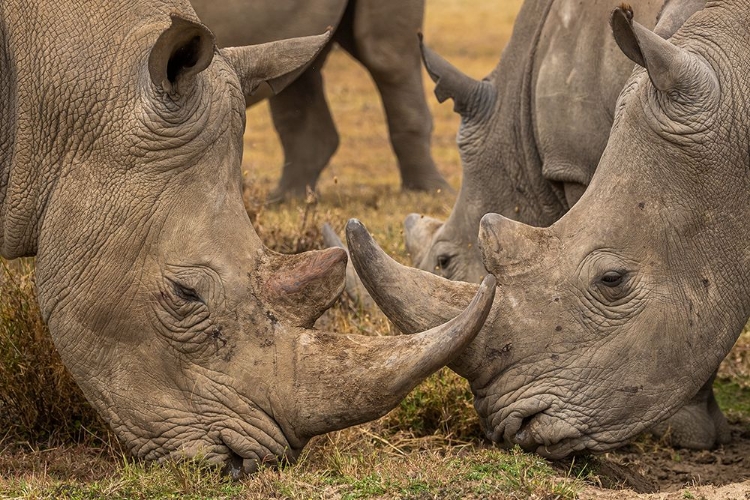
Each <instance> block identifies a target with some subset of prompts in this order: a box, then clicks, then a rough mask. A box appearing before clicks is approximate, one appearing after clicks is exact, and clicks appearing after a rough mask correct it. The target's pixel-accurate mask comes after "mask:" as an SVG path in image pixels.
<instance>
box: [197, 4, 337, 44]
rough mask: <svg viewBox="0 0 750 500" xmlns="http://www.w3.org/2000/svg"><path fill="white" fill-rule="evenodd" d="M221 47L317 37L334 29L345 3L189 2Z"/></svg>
mask: <svg viewBox="0 0 750 500" xmlns="http://www.w3.org/2000/svg"><path fill="white" fill-rule="evenodd" d="M191 3H192V4H193V8H194V9H195V11H196V13H197V14H198V17H200V19H201V21H203V22H204V23H205V24H206V25H207V26H208V27H209V28H211V30H212V31H213V32H214V35H216V41H217V43H218V44H219V46H221V47H236V46H240V45H254V44H257V43H265V42H270V41H272V40H281V39H283V38H292V37H298V36H308V35H317V34H320V33H323V32H324V31H325V30H326V28H327V27H329V26H330V27H333V28H335V27H336V26H338V24H339V22H340V21H341V18H342V17H343V15H344V10H345V9H346V5H347V1H346V0H315V1H309V0H276V1H272V2H268V1H265V2H258V1H254V0H225V1H221V2H216V1H213V0H191Z"/></svg>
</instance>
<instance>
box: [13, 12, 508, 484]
mask: <svg viewBox="0 0 750 500" xmlns="http://www.w3.org/2000/svg"><path fill="white" fill-rule="evenodd" d="M40 33H44V36H40ZM328 40H329V36H327V35H323V36H316V37H307V38H301V39H294V40H289V41H282V42H275V43H272V44H267V45H261V46H254V47H239V48H231V49H224V50H221V51H218V50H216V48H215V45H214V39H213V35H212V34H211V33H210V31H208V30H207V29H206V28H205V26H203V25H202V24H200V23H199V22H198V20H197V17H196V16H195V14H194V12H193V11H192V9H191V7H190V6H189V4H188V3H187V2H186V1H184V2H179V1H174V2H156V1H148V0H134V1H130V2H124V3H120V4H115V3H112V2H110V1H106V2H105V1H103V0H101V1H95V0H92V1H89V2H83V3H82V2H71V1H66V0H62V1H57V2H43V3H35V2H26V1H21V0H8V1H4V2H2V3H0V42H1V43H0V96H2V99H0V253H1V254H2V256H3V257H5V258H15V257H21V256H33V255H36V273H37V274H36V285H37V292H38V297H39V305H40V308H41V311H42V314H43V317H44V320H45V321H46V322H47V324H48V325H49V329H50V333H51V335H52V338H53V340H54V342H55V345H56V346H57V348H58V350H59V352H60V355H61V357H62V360H63V362H64V363H65V365H66V366H67V367H68V369H69V370H70V372H71V374H72V375H73V377H74V378H75V380H76V381H77V382H78V384H79V385H80V386H81V388H82V390H83V392H84V394H85V395H86V397H87V398H88V399H89V401H90V402H91V403H92V404H93V406H94V407H95V408H96V409H97V410H98V411H99V412H100V413H101V414H102V416H103V417H104V418H105V419H106V420H107V421H108V422H109V424H110V425H111V426H112V428H113V429H114V431H115V432H116V434H117V435H118V437H119V438H120V439H121V440H122V441H123V442H124V443H125V445H126V446H127V447H128V448H129V449H130V450H131V451H132V453H133V454H134V455H136V456H138V457H143V458H146V459H165V458H174V457H183V456H193V455H196V454H199V453H201V454H204V455H205V456H206V457H207V458H208V459H209V460H211V461H214V462H218V463H228V465H229V467H230V470H232V472H233V473H235V474H241V473H243V472H251V471H253V470H254V469H255V468H256V467H257V466H258V464H259V463H261V462H270V463H273V462H275V461H277V460H285V459H286V460H293V459H294V458H295V457H296V456H297V454H298V453H299V451H300V450H301V448H302V447H303V446H304V444H305V443H306V442H307V441H308V440H309V439H310V437H312V436H314V435H316V434H321V433H324V432H327V431H329V430H333V429H337V428H341V427H344V426H348V425H353V424H355V423H358V422H362V421H365V420H369V419H372V418H376V417H377V416H379V415H382V414H384V413H385V412H386V411H388V410H389V409H391V408H392V407H393V406H395V405H396V404H397V403H398V401H399V400H400V399H401V398H402V397H403V395H405V394H406V392H408V391H409V390H410V389H411V388H412V387H413V386H414V385H416V384H417V383H419V381H420V380H422V379H423V378H425V377H426V376H427V375H429V373H430V372H432V371H434V370H436V369H438V368H439V367H440V365H442V364H444V363H446V362H448V361H449V360H450V359H451V358H452V357H453V356H454V355H455V354H456V353H457V352H458V350H459V349H461V348H462V347H464V346H465V345H466V344H468V342H470V341H471V339H472V338H473V337H474V335H475V334H476V331H478V330H479V327H480V326H481V323H482V321H483V320H484V318H485V317H486V314H487V313H488V312H489V307H490V305H491V302H492V296H493V293H494V280H493V279H492V278H488V281H487V283H486V284H485V289H484V291H483V292H482V293H480V295H479V296H478V297H477V301H475V303H474V305H473V306H472V307H470V308H469V310H468V311H467V312H466V313H464V314H463V315H462V316H461V317H459V318H457V319H456V320H454V321H453V322H451V323H450V324H448V325H445V326H443V327H440V328H439V329H437V330H433V331H429V332H424V333H423V334H420V335H417V336H416V337H417V338H415V339H414V340H409V339H408V338H407V337H395V338H394V337H366V336H358V335H335V334H333V333H327V332H321V331H317V330H313V329H311V327H312V325H313V323H314V322H315V320H316V318H318V317H319V316H320V314H322V313H323V311H325V309H327V308H328V307H329V306H330V304H331V303H332V302H333V301H335V300H336V299H337V297H338V296H339V295H340V293H341V291H342V289H343V287H344V277H345V268H346V262H347V258H346V253H345V252H344V251H343V250H341V249H331V250H326V251H320V252H308V253H305V254H300V255H295V256H285V255H280V254H276V253H274V252H271V251H269V250H267V249H266V248H265V247H264V246H263V244H262V243H261V241H260V240H259V239H258V236H257V235H256V233H255V231H254V230H253V227H252V226H251V224H250V221H249V219H248V217H247V213H246V212H245V209H244V207H243V203H242V198H241V174H240V168H239V167H240V161H241V155H242V135H243V129H244V117H245V100H246V98H248V97H249V96H250V95H251V93H252V92H253V91H254V90H255V89H257V88H258V87H259V86H260V85H261V84H263V85H266V84H267V85H269V86H271V87H272V88H273V87H277V88H278V86H279V82H280V81H282V80H283V79H284V76H285V75H286V74H288V73H289V72H294V71H296V70H298V68H299V67H304V65H306V64H307V63H308V62H309V61H310V60H311V59H312V58H313V57H315V56H316V54H317V53H319V52H320V50H321V49H322V48H323V47H324V46H325V45H326V44H327V42H328Z"/></svg>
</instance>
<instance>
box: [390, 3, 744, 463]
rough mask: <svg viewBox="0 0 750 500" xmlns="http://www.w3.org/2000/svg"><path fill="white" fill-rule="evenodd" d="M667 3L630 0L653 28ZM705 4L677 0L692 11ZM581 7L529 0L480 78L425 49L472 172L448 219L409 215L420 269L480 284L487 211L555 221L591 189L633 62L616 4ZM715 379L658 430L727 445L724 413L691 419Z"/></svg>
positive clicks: (681, 442)
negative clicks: (612, 14) (702, 423)
mask: <svg viewBox="0 0 750 500" xmlns="http://www.w3.org/2000/svg"><path fill="white" fill-rule="evenodd" d="M662 3H663V1H662V0H654V1H651V0H642V1H636V2H634V3H633V5H635V6H636V8H637V10H638V16H639V19H640V21H641V22H642V23H643V25H644V26H646V27H653V26H654V25H655V22H656V19H657V17H658V15H659V14H660V13H661V10H662V7H663V5H662ZM704 3H705V2H704V1H703V0H693V1H690V2H687V5H684V4H679V5H682V6H683V7H684V9H685V10H684V12H694V11H695V10H696V9H698V8H700V7H701V6H702V5H703V4H704ZM675 5H678V4H677V3H672V4H671V6H672V7H674V6H675ZM578 9H579V2H576V1H574V0H547V1H543V2H534V1H530V2H526V4H525V5H524V7H523V8H522V11H521V12H520V14H519V16H518V19H517V21H516V26H515V29H514V32H513V36H512V38H511V40H510V42H509V43H508V46H507V47H506V48H505V50H504V52H503V57H502V59H501V61H500V64H499V65H498V66H497V68H496V69H495V70H494V71H493V72H492V73H491V74H490V76H489V77H488V78H486V79H485V80H484V81H481V82H479V81H475V80H473V79H471V78H469V77H468V76H466V75H464V74H462V73H461V72H460V71H459V70H457V69H456V68H454V67H453V66H451V65H450V64H449V63H448V62H447V61H445V60H444V59H442V58H441V57H440V56H439V55H437V54H436V53H434V52H432V51H431V50H430V49H429V48H427V47H423V52H424V60H425V65H426V66H427V69H428V72H429V74H430V75H431V76H432V78H433V79H434V80H435V81H436V83H437V86H436V89H435V93H436V95H437V97H438V98H439V99H440V100H441V101H442V100H445V99H448V98H452V99H453V100H454V103H455V108H456V110H457V111H458V112H460V113H461V116H462V122H461V129H460V131H459V135H458V145H459V149H460V152H461V158H462V162H463V168H464V178H463V183H462V185H461V191H460V193H459V197H458V199H457V201H456V203H455V206H454V207H453V211H452V213H451V215H450V217H449V218H448V220H447V221H445V223H443V222H441V221H439V220H436V219H433V218H431V217H424V216H421V215H419V214H410V215H409V216H408V217H407V218H406V221H405V227H404V229H405V231H404V234H405V240H406V247H407V249H408V251H409V252H410V254H411V255H412V259H413V263H414V265H415V266H416V267H419V268H420V269H424V270H426V271H431V272H433V273H437V274H439V275H442V276H444V277H446V278H450V279H456V280H463V281H469V282H479V281H480V280H481V279H482V277H483V276H484V274H485V273H486V270H485V268H484V265H483V264H482V260H481V255H480V252H479V249H478V246H477V233H478V228H479V221H480V219H481V218H482V216H483V215H484V214H485V213H490V212H493V213H498V214H501V215H504V216H506V217H508V218H510V219H514V220H517V221H519V222H523V223H526V224H530V225H533V226H548V225H550V224H552V223H553V222H554V221H555V220H557V219H558V218H559V217H560V216H562V214H564V213H565V212H566V211H567V210H568V209H569V207H570V206H572V205H573V204H575V203H576V201H578V199H579V198H580V197H581V195H582V194H583V192H584V190H585V189H586V186H587V185H588V183H589V181H590V179H591V176H592V175H593V173H594V171H595V170H596V165H597V163H598V162H599V158H600V157H601V154H602V152H603V151H604V147H605V145H606V141H607V138H608V136H609V130H610V128H611V125H612V118H613V116H614V111H615V109H614V108H615V103H616V100H617V96H618V94H619V92H620V90H621V89H622V87H623V85H624V83H625V81H626V80H627V78H628V77H629V76H630V74H631V73H632V70H633V62H632V61H630V60H629V59H628V58H627V57H625V55H624V54H622V53H621V52H620V51H619V50H618V49H617V45H616V43H615V40H614V38H613V37H612V36H611V34H610V31H609V29H608V27H607V24H606V22H604V20H606V19H607V16H608V15H609V11H610V9H611V5H610V4H608V3H607V2H593V3H592V4H591V5H588V6H587V7H586V10H585V12H579V11H578ZM667 18H669V23H670V24H667V23H665V22H660V27H659V30H660V33H661V34H662V36H668V35H670V34H671V33H673V32H674V31H675V30H676V29H677V27H679V22H681V21H680V20H681V19H682V18H681V17H679V16H667ZM665 20H666V18H665ZM682 20H684V19H682ZM712 381H713V378H711V379H710V380H708V381H707V382H706V385H705V387H703V388H702V389H701V390H700V391H699V392H698V394H696V397H695V400H694V401H692V402H691V404H690V405H689V406H688V408H686V409H685V410H684V411H683V412H681V413H680V414H678V415H676V416H675V418H674V419H672V420H671V421H668V422H666V423H663V424H660V425H659V426H657V427H656V428H655V429H654V430H653V431H654V432H655V433H656V434H657V435H663V434H664V433H665V432H668V433H669V441H670V442H671V443H672V444H673V445H676V446H685V447H691V448H704V447H711V446H713V445H714V444H717V443H723V442H726V441H727V440H728V439H729V431H728V427H727V426H726V424H725V422H724V419H723V417H721V416H720V415H721V414H720V412H718V411H717V412H716V415H715V417H714V418H713V420H715V425H714V426H713V427H712V428H711V430H710V431H707V432H705V433H699V432H696V430H695V426H694V425H692V424H691V421H693V420H695V419H696V418H703V419H705V418H707V417H706V415H705V412H706V411H708V409H709V408H714V407H715V403H714V400H713V397H714V396H713V392H712V389H711V386H712Z"/></svg>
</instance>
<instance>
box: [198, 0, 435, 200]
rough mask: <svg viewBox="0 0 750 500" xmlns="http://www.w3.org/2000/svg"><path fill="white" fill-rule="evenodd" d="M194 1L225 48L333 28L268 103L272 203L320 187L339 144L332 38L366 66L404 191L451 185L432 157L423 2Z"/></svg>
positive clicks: (201, 15)
mask: <svg viewBox="0 0 750 500" xmlns="http://www.w3.org/2000/svg"><path fill="white" fill-rule="evenodd" d="M191 1H192V4H193V7H194V8H195V10H196V12H197V13H198V15H199V16H200V18H201V20H202V21H203V22H205V23H206V25H208V26H209V27H210V28H211V30H212V31H213V32H214V34H216V37H217V40H218V43H219V44H220V45H230V46H235V45H248V44H256V43H264V42H268V41H271V40H278V39H280V38H290V37H298V36H305V35H312V34H316V33H322V32H323V31H325V29H326V27H328V26H332V27H333V28H334V32H333V40H332V41H331V44H329V45H328V46H327V47H326V48H325V49H324V50H323V51H322V52H321V54H320V55H319V56H318V57H317V58H316V59H315V61H313V62H312V63H311V64H310V65H309V66H308V67H307V68H306V69H305V71H304V72H302V73H301V74H299V75H298V77H297V78H296V80H295V81H294V82H293V83H291V84H290V85H289V86H288V87H287V88H286V90H284V92H283V93H281V94H279V95H277V96H273V97H271V98H270V105H271V115H272V117H273V123H274V126H275V127H276V131H277V132H278V134H279V138H280V139H281V145H282V147H283V149H284V167H283V170H282V175H281V180H280V181H279V184H278V186H277V188H276V189H275V191H274V192H273V193H271V194H270V195H269V201H277V200H280V199H282V198H284V197H287V196H304V195H305V191H306V187H307V186H309V187H311V188H315V185H316V183H317V181H318V177H319V175H320V173H321V171H322V170H323V168H324V167H325V166H326V165H327V164H328V161H329V160H330V158H331V156H333V154H334V152H335V151H336V148H337V147H338V144H339V137H338V133H337V132H336V127H335V125H334V123H333V118H332V117H331V113H330V110H329V109H328V104H327V102H326V99H325V95H324V92H323V78H322V75H321V69H322V67H323V65H324V64H325V60H326V57H327V56H328V53H329V51H330V49H331V47H332V44H333V42H334V41H335V42H337V43H338V44H339V45H340V46H341V47H343V48H344V49H345V50H346V51H347V52H348V53H349V54H351V55H352V56H353V57H354V58H355V59H356V60H357V61H359V62H360V63H362V65H363V66H364V67H365V68H366V69H367V71H368V72H369V73H370V75H371V76H372V78H373V80H374V81H375V85H377V88H378V92H379V93H380V96H381V98H382V102H383V107H384V109H385V114H386V118H387V122H388V130H389V133H390V139H391V145H392V146H393V150H394V152H395V153H396V158H397V160H398V166H399V170H400V173H401V181H402V186H403V188H404V189H411V190H418V191H434V190H436V189H445V188H448V185H447V183H446V182H445V180H444V179H443V177H442V176H441V175H440V173H439V172H438V171H437V168H436V167H435V163H434V162H433V160H432V156H431V154H430V134H431V132H432V116H431V115H430V111H429V108H428V107H427V102H426V101H425V98H424V87H423V85H422V69H421V63H420V56H419V44H418V43H417V32H418V31H419V30H420V29H421V27H422V21H423V17H424V0H419V1H415V2H401V1H398V0H386V1H375V0H357V1H356V2H354V1H346V0H315V1H306V0H277V1H273V2H271V1H263V2H258V1H252V0H228V1H225V2H212V1H210V0H191ZM250 103H251V102H248V104H250Z"/></svg>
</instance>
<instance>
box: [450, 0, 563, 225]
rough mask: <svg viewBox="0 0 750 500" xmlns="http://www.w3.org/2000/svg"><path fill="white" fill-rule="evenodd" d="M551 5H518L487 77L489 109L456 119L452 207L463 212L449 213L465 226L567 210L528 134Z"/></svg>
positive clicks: (547, 0)
mask: <svg viewBox="0 0 750 500" xmlns="http://www.w3.org/2000/svg"><path fill="white" fill-rule="evenodd" d="M553 3H554V2H553V0H535V1H528V2H525V3H524V5H523V7H522V8H521V11H520V13H519V14H518V17H517V20H516V24H515V26H514V28H513V34H512V36H511V39H510V41H509V42H508V45H507V46H506V47H505V49H504V51H503V54H502V57H501V59H500V63H499V64H498V66H497V67H496V68H495V69H494V70H493V72H492V73H491V75H490V76H489V77H488V78H489V80H490V81H491V83H492V85H493V87H494V88H495V95H496V100H495V102H494V108H493V109H492V111H491V112H490V113H488V116H487V117H486V118H484V119H483V120H481V121H480V120H477V121H475V122H473V121H472V120H471V119H467V120H464V121H463V122H462V126H461V130H460V131H459V136H458V142H459V146H460V149H461V155H462V162H463V165H464V179H463V181H462V186H461V191H460V193H459V197H458V201H457V202H456V208H458V207H468V210H467V209H464V208H461V209H460V210H456V209H455V208H454V211H453V213H454V214H456V217H457V218H462V219H465V221H464V223H468V224H470V225H471V227H474V228H476V227H477V226H478V224H479V220H480V219H481V217H482V215H484V214H485V213H487V212H496V213H500V214H502V215H504V216H506V217H509V218H512V219H515V220H520V221H523V222H525V223H528V224H532V225H537V226H541V225H549V224H552V223H553V222H554V221H555V220H557V219H558V218H559V217H561V216H562V214H563V213H565V211H566V210H567V208H568V207H567V205H566V203H565V198H564V194H563V192H562V191H561V190H560V189H559V187H557V186H555V185H554V184H552V183H550V182H549V181H547V180H546V179H545V178H544V177H543V175H542V160H541V158H540V153H539V148H538V146H537V142H536V139H535V135H534V120H533V99H532V97H533V88H534V85H535V82H534V78H535V75H534V71H533V69H534V61H535V58H536V56H537V46H538V43H539V37H540V35H541V32H542V28H543V26H544V23H545V20H546V19H547V16H548V14H549V12H550V8H551V6H552V4H553ZM464 210H467V211H470V212H471V213H461V212H463V211H464ZM457 212H458V213H457ZM452 217H453V215H452Z"/></svg>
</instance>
